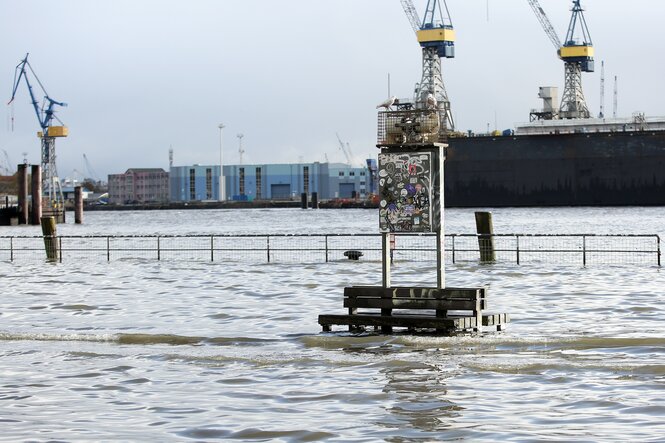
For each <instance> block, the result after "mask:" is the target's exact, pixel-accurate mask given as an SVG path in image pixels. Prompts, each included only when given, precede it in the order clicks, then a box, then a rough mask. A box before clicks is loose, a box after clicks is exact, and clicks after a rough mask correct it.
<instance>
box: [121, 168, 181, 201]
mask: <svg viewBox="0 0 665 443" xmlns="http://www.w3.org/2000/svg"><path fill="white" fill-rule="evenodd" d="M168 200H169V173H168V172H166V171H165V170H163V169H162V168H130V169H128V170H127V171H126V172H125V173H124V174H110V175H109V203H111V204H121V205H122V204H126V203H165V202H168Z"/></svg>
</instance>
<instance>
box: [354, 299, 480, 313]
mask: <svg viewBox="0 0 665 443" xmlns="http://www.w3.org/2000/svg"><path fill="white" fill-rule="evenodd" d="M344 307H345V308H376V309H442V310H447V311H479V310H480V309H481V304H480V300H476V301H471V300H448V299H420V300H418V299H408V298H381V297H355V298H353V297H347V298H345V299H344Z"/></svg>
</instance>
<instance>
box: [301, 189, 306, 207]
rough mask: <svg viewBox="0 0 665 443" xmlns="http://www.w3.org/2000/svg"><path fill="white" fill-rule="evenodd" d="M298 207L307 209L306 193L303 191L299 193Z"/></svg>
mask: <svg viewBox="0 0 665 443" xmlns="http://www.w3.org/2000/svg"><path fill="white" fill-rule="evenodd" d="M300 207H301V208H302V209H307V193H306V192H303V193H302V194H300Z"/></svg>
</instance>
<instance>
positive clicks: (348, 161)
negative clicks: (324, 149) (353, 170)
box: [335, 132, 352, 166]
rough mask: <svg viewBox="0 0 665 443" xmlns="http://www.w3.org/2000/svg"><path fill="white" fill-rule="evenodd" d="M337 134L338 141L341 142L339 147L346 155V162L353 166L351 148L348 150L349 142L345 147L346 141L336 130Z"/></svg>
mask: <svg viewBox="0 0 665 443" xmlns="http://www.w3.org/2000/svg"><path fill="white" fill-rule="evenodd" d="M335 135H336V136H337V141H338V142H339V149H341V150H342V153H343V154H344V157H345V158H346V163H347V164H348V165H349V166H351V164H352V161H351V153H350V151H349V150H347V147H348V143H347V146H346V147H345V146H344V142H343V141H342V139H341V138H340V136H339V134H338V133H336V132H335ZM349 149H351V148H349Z"/></svg>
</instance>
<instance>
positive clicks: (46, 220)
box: [41, 217, 58, 262]
mask: <svg viewBox="0 0 665 443" xmlns="http://www.w3.org/2000/svg"><path fill="white" fill-rule="evenodd" d="M41 223H42V233H43V234H44V248H45V249H46V259H47V260H48V261H51V262H54V261H58V237H57V232H56V224H55V217H42V219H41Z"/></svg>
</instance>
